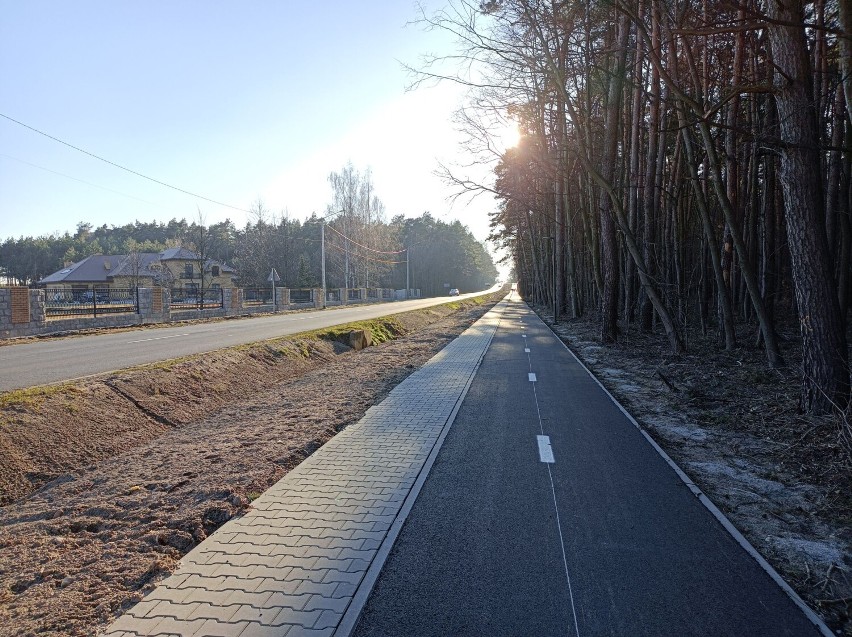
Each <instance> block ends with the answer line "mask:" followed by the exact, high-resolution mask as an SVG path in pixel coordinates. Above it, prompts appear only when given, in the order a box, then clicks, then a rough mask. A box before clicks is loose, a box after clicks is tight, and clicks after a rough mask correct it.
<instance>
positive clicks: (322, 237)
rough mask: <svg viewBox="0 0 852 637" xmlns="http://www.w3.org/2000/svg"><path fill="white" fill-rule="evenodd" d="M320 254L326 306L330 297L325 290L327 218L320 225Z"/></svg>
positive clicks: (323, 295) (323, 301) (323, 299)
mask: <svg viewBox="0 0 852 637" xmlns="http://www.w3.org/2000/svg"><path fill="white" fill-rule="evenodd" d="M320 255H321V257H322V306H323V307H325V301H326V299H327V298H328V296H327V294H326V291H325V219H323V220H322V226H320Z"/></svg>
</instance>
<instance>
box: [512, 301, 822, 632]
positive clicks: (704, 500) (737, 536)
mask: <svg viewBox="0 0 852 637" xmlns="http://www.w3.org/2000/svg"><path fill="white" fill-rule="evenodd" d="M521 302H522V303H524V304H525V305H526V302H525V301H523V300H521ZM527 307H528V308H529V305H527ZM530 311H531V312H532V313H533V314H534V315H535V316H536V318H538V320H539V321H541V322H542V323H543V324H544V325H545V326H546V327H547V329H549V330H550V332H551V333H552V334H553V335H554V336H555V337H556V340H558V341H559V342H560V343H561V344H562V347H564V348H565V349H566V350H568V353H569V354H571V356H573V357H574V360H576V361H577V362H578V363H579V364H580V366H581V367H582V368H583V369H584V370H585V371H586V373H587V374H588V375H589V376H591V377H592V380H594V381H595V382H596V383H597V384H598V386H599V387H600V388H601V389H602V390H603V391H604V393H606V395H607V396H609V399H610V400H611V401H612V402H613V403H614V404H615V406H616V407H618V409H619V410H621V413H623V414H624V415H625V416H626V417H627V419H628V420H629V421H630V422H631V423H633V426H634V427H636V428H637V429H638V430H639V431H640V432H641V433H642V435H643V436H644V437H645V440H647V441H648V443H649V444H650V445H651V446H652V447H653V448H654V450H655V451H656V452H657V453H658V454H660V456H661V457H662V458H663V460H665V461H666V463H667V464H668V465H669V466H670V467H671V468H672V469H674V472H675V473H676V474H677V475H678V477H679V478H680V479H681V480H682V481H683V483H684V484H685V485H686V486H687V487H688V488H689V490H690V491H692V493H693V495H695V497H697V498H698V500H699V501H700V502H701V504H703V505H704V507H705V508H706V509H707V510H708V511H709V512H710V513H711V514H713V517H715V518H716V520H718V522H719V523H720V524H721V525H722V526H723V527H724V528H725V530H726V531H727V532H728V533H730V534H731V537H733V538H734V540H735V541H736V542H737V544H739V545H740V546H741V547H742V548H743V549H745V551H746V553H748V554H749V555H750V556H751V557H752V558H754V560H755V561H756V562H757V563H758V564H759V565H760V567H761V568H762V569H763V570H764V571H766V574H767V575H769V577H770V578H771V579H772V580H773V581H774V582H775V583H776V584H778V586H780V587H781V590H783V591H784V592H785V593H787V596H788V597H789V598H790V599H791V600H793V603H794V604H796V606H798V607H799V609H800V610H801V611H802V612H803V613H804V614H805V617H807V618H808V620H810V622H811V623H812V624H814V625H815V626H816V627H817V629H818V630H819V631H820V632H821V633H822V634H823V635H824V636H825V637H836V635H835V634H834V632H832V630H831V629H830V628H829V627H828V626H826V624H825V622H824V621H823V620H822V618H821V617H820V616H819V615H817V614H816V612H815V611H814V610H813V609H812V608H811V607H810V606H808V605H807V604H806V603H805V600H803V599H802V598H801V597H799V594H798V593H797V592H796V591H794V590H793V588H792V587H791V586H790V585H789V584H788V583H787V582H786V581H785V580H784V578H783V577H781V575H779V574H778V571H776V570H775V569H774V568H772V565H771V564H770V563H769V562H767V561H766V558H764V557H763V556H762V555H761V554H760V552H759V551H758V550H757V549H756V548H754V546H753V545H752V543H751V542H749V541H748V540H747V539H746V538H745V536H744V535H743V534H742V533H740V531H739V530H738V529H737V527H735V526H734V524H733V522H731V521H730V520H729V519H728V518H727V517H726V516H725V514H724V513H722V512H721V511H720V510H719V509H718V507H717V506H716V505H715V504H713V501H712V500H711V499H710V498H708V497H707V496H706V495H705V494H704V492H703V491H702V490H701V489H700V488H699V487H698V485H696V484H695V483H694V482H693V481H692V480H690V478H689V476H688V475H686V472H684V470H683V469H681V468H680V466H678V464H677V463H676V462H675V461H674V460H672V458H671V456H669V454H667V453H666V452H665V451H664V450H663V448H662V447H660V445H659V444H657V441H656V440H654V439H653V438H652V437H651V434H649V433H648V432H647V431H646V430H645V429H644V428H643V427H642V425H640V424H639V423H638V422H637V421H636V419H635V418H634V417H633V416H632V415H631V414H630V412H628V411H627V410H626V409H625V408H624V406H623V405H622V404H621V403H620V402H618V399H616V397H615V396H613V395H612V393H610V391H609V390H608V389H607V388H606V387H605V386H604V384H603V383H602V382H601V381H600V380H598V377H597V376H595V375H594V374H593V373H592V371H591V370H590V369H589V368H588V367H586V365H585V363H583V361H581V360H580V358H579V356H577V355H576V354H575V353H574V351H573V350H572V349H571V348H570V347H568V345H567V344H566V343H565V341H563V340H562V339H561V338H560V337H559V335H558V334H557V333H556V332H554V331H553V328H552V327H551V326H550V325H548V324H547V323H546V322H545V321H543V320H542V319H541V317H540V316H539V315H538V314H537V313H536V312H535V310H533V309H532V308H530Z"/></svg>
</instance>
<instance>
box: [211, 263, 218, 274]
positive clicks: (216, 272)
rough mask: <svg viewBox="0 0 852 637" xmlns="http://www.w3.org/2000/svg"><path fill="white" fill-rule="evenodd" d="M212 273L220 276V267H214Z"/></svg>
mask: <svg viewBox="0 0 852 637" xmlns="http://www.w3.org/2000/svg"><path fill="white" fill-rule="evenodd" d="M211 272H212V274H213V276H219V266H218V265H214V266H213V267H212V268H211Z"/></svg>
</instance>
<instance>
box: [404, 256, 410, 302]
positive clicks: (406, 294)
mask: <svg viewBox="0 0 852 637" xmlns="http://www.w3.org/2000/svg"><path fill="white" fill-rule="evenodd" d="M408 250H409V248H406V249H405V298H406V299H409V298H410V296H409V295H410V294H411V284H410V283H409V282H408Z"/></svg>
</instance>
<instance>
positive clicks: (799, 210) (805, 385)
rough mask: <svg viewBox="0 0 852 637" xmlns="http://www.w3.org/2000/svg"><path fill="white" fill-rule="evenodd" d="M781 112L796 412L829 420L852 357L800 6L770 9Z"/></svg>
mask: <svg viewBox="0 0 852 637" xmlns="http://www.w3.org/2000/svg"><path fill="white" fill-rule="evenodd" d="M768 14H769V17H770V18H771V19H772V22H771V23H770V24H769V25H768V28H769V41H770V44H771V46H772V54H773V58H774V62H775V64H776V67H777V68H778V71H779V72H778V74H777V75H776V93H775V102H776V105H777V108H778V120H779V124H780V131H781V140H782V144H783V146H782V150H781V184H782V187H783V191H784V204H785V208H784V209H785V218H786V221H787V236H788V238H789V245H790V258H791V261H792V268H793V273H792V274H793V283H794V287H795V293H796V304H797V306H798V311H799V320H800V329H801V334H802V356H803V361H802V367H803V369H802V372H803V379H802V394H801V407H802V409H803V410H804V411H805V412H807V413H812V414H820V413H827V412H830V411H831V410H832V408H833V407H834V406H835V405H836V406H838V407H839V408H841V409H843V408H845V407H846V405H847V404H848V401H849V366H848V360H849V354H848V351H847V345H846V335H845V333H844V329H843V321H842V319H841V316H840V307H839V305H838V302H837V294H836V291H835V290H836V288H835V284H834V272H833V268H832V263H831V260H830V258H829V250H828V241H827V240H826V236H825V225H824V219H823V217H822V212H823V209H824V208H823V202H824V198H823V189H822V185H823V182H822V175H821V170H820V163H821V162H820V153H819V148H818V146H817V145H816V144H817V143H818V140H819V131H818V130H817V122H816V113H815V112H814V107H813V102H812V100H811V96H812V81H811V79H812V71H811V69H810V65H809V60H808V49H807V43H806V40H805V32H804V27H803V26H802V24H803V18H804V9H803V3H802V0H773V1H772V2H769V3H768Z"/></svg>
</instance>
